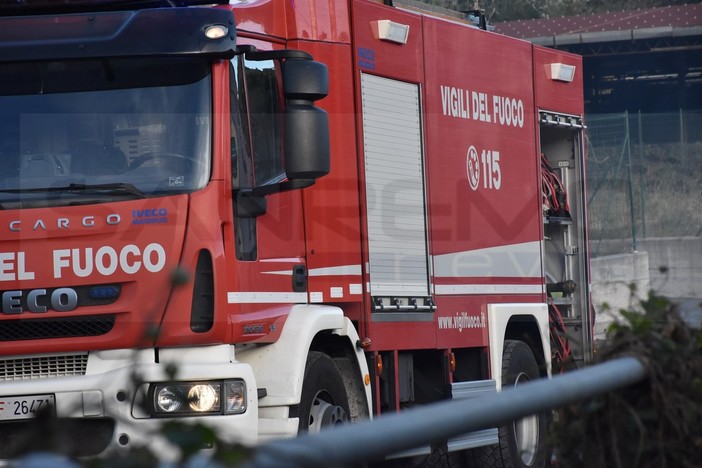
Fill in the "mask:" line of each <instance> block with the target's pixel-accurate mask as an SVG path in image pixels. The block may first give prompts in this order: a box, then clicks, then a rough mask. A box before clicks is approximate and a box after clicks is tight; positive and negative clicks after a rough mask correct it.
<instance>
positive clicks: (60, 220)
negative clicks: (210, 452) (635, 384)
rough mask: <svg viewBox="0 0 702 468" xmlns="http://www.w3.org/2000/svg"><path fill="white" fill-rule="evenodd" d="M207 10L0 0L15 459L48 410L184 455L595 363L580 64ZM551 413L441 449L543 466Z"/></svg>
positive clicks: (329, 17)
mask: <svg viewBox="0 0 702 468" xmlns="http://www.w3.org/2000/svg"><path fill="white" fill-rule="evenodd" d="M214 1H215V0H205V1H202V0H183V1H180V0H177V1H168V2H167V1H161V0H112V1H104V0H103V1H100V0H74V1H70V2H55V1H53V0H26V1H23V2H15V1H14V0H13V1H6V0H3V1H2V2H1V8H0V12H1V13H0V134H1V138H0V168H1V170H0V232H2V235H1V236H0V294H1V296H2V309H1V313H0V340H2V345H1V347H0V349H1V351H0V434H1V436H2V440H3V443H2V444H0V458H3V459H7V458H13V457H15V456H17V455H18V454H20V453H23V451H24V450H27V449H31V448H32V447H35V446H37V445H38V444H39V442H40V441H39V440H37V437H38V436H37V433H36V432H33V431H32V428H33V427H35V426H36V421H37V419H38V418H39V417H40V416H42V415H43V416H44V417H45V416H46V414H49V415H50V416H51V417H53V418H55V419H56V420H57V421H59V422H60V423H62V425H61V426H60V427H61V428H62V429H61V431H60V434H58V435H56V437H58V440H59V441H60V442H59V443H58V446H57V447H56V448H57V449H60V450H61V451H63V452H65V453H67V454H69V455H73V456H77V457H90V456H98V455H99V456H107V455H110V454H117V453H120V452H121V451H125V450H129V449H132V448H134V447H140V446H148V447H149V448H151V449H153V450H155V451H157V452H158V453H160V454H167V453H169V451H171V450H173V449H172V448H171V447H169V446H168V445H166V444H165V442H164V441H163V440H162V439H161V438H159V437H156V436H155V434H157V433H158V429H159V428H160V427H161V426H162V424H163V423H164V422H167V421H172V420H174V419H176V420H178V421H182V422H185V423H188V424H189V423H201V424H205V425H207V426H209V427H211V428H213V429H214V430H216V431H217V433H218V435H219V436H220V437H221V438H222V439H223V440H226V441H234V442H239V443H242V444H245V445H255V444H260V443H264V442H266V441H267V440H271V439H275V438H283V437H293V436H296V435H297V434H298V433H300V432H305V431H309V432H315V431H319V430H323V429H324V428H325V427H326V426H329V425H336V424H339V423H346V422H354V421H359V420H363V419H368V418H372V417H374V416H375V415H380V414H383V413H389V412H396V411H401V410H404V409H406V408H412V407H414V406H418V405H427V404H431V403H432V402H436V401H441V400H447V399H457V398H475V397H479V396H480V395H484V394H487V393H490V392H495V391H502V390H505V389H509V388H510V387H514V386H515V385H520V384H522V383H524V382H526V381H529V380H533V379H537V378H545V377H548V376H549V375H551V374H552V372H560V370H561V368H562V367H564V366H567V365H571V364H573V363H575V364H577V363H580V362H584V361H587V360H588V359H589V357H590V356H591V354H592V351H593V350H592V320H593V318H592V312H591V307H590V302H589V301H590V299H589V267H588V251H587V246H588V241H587V232H586V209H585V208H586V207H585V203H586V200H585V197H584V193H585V192H584V157H583V154H584V137H583V128H584V123H583V89H582V80H583V69H582V63H581V60H580V58H579V57H577V56H574V55H571V54H567V53H564V52H560V51H556V50H552V49H547V48H542V47H539V46H536V45H532V44H531V43H529V42H525V41H521V40H516V39H513V38H509V37H505V36H502V35H499V34H496V33H493V32H491V31H489V30H486V28H484V27H482V28H481V27H480V25H478V26H476V25H474V24H473V22H471V21H466V20H464V19H463V18H457V17H453V16H449V15H444V14H442V13H431V12H427V11H423V10H421V9H418V8H416V5H411V4H404V3H403V4H400V3H399V2H395V4H394V5H393V4H392V2H391V1H385V2H378V1H371V0H232V1H231V2H227V1H226V0H225V1H223V2H219V3H216V4H212V3H213V2H214ZM483 26H484V25H483ZM546 423H547V418H546V416H545V415H535V416H532V417H529V418H525V419H523V420H521V421H518V422H517V423H515V424H508V425H506V426H504V427H500V428H493V429H488V430H484V431H480V432H476V433H471V434H467V435H465V436H461V437H457V438H455V439H451V440H448V441H446V445H445V447H444V449H445V450H448V451H449V452H455V453H456V454H467V455H470V456H473V457H474V458H475V457H476V455H480V454H481V453H482V454H491V455H495V454H496V455H497V457H494V456H493V457H492V458H494V459H497V458H499V459H500V460H503V461H504V463H506V464H509V466H537V465H539V464H542V463H543V461H544V457H545V449H544V443H543V440H544V436H545V431H546ZM430 451H431V448H430V447H428V446H427V447H420V448H417V449H416V450H414V451H412V452H411V453H410V452H407V453H401V454H395V455H394V456H396V457H400V456H422V455H426V454H428V453H429V452H430ZM483 458H486V459H487V458H490V457H488V456H485V457H483Z"/></svg>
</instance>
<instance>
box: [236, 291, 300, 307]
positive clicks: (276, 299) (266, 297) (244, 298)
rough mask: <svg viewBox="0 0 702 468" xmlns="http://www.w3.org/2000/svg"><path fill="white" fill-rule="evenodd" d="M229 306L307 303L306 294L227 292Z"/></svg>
mask: <svg viewBox="0 0 702 468" xmlns="http://www.w3.org/2000/svg"><path fill="white" fill-rule="evenodd" d="M227 302H228V303H229V304H264V303H276V304H284V303H297V304H300V303H301V304H306V303H307V293H303V292H301V293H293V292H255V291H254V292H229V293H227Z"/></svg>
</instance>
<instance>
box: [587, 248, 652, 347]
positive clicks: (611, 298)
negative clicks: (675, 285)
mask: <svg viewBox="0 0 702 468" xmlns="http://www.w3.org/2000/svg"><path fill="white" fill-rule="evenodd" d="M590 272H591V276H592V303H593V305H594V306H595V312H596V314H597V316H596V320H595V339H602V338H604V331H605V330H606V328H607V327H608V326H609V324H610V323H612V321H613V320H617V319H619V318H620V314H619V310H620V309H630V308H631V306H632V304H635V303H637V302H638V301H639V300H641V299H643V298H645V297H646V296H647V295H648V291H649V290H650V288H651V285H650V281H649V257H648V254H647V253H646V252H634V253H630V254H619V255H608V256H606V257H597V258H593V259H591V261H590Z"/></svg>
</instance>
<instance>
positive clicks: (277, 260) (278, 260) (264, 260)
mask: <svg viewBox="0 0 702 468" xmlns="http://www.w3.org/2000/svg"><path fill="white" fill-rule="evenodd" d="M259 262H261V263H303V262H304V260H303V259H302V258H300V257H290V258H262V259H261V260H259Z"/></svg>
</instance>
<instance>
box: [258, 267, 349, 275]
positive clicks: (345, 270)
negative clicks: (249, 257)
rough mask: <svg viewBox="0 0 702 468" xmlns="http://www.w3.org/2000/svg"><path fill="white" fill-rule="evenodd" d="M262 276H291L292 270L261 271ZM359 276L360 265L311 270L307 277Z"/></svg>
mask: <svg viewBox="0 0 702 468" xmlns="http://www.w3.org/2000/svg"><path fill="white" fill-rule="evenodd" d="M261 273H262V274H264V275H288V276H290V275H292V270H291V269H287V270H277V271H262V272H261ZM344 275H353V276H361V265H342V266H336V267H325V268H312V269H311V270H309V271H308V272H307V276H344Z"/></svg>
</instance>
